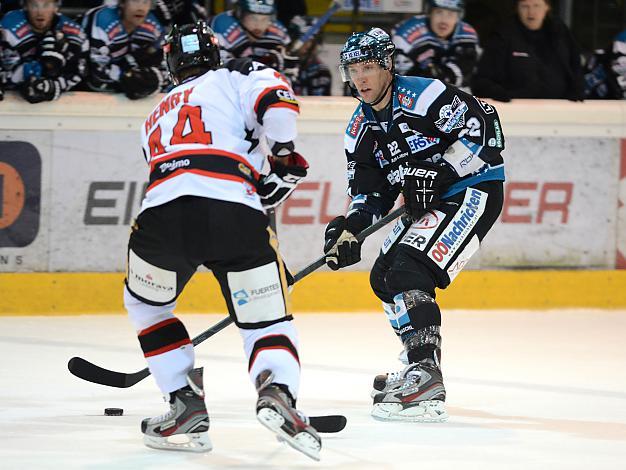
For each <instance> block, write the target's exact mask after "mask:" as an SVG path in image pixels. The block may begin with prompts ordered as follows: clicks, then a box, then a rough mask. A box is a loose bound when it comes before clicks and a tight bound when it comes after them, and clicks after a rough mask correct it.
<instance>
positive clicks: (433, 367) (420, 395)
mask: <svg viewBox="0 0 626 470" xmlns="http://www.w3.org/2000/svg"><path fill="white" fill-rule="evenodd" d="M372 394H373V395H374V407H373V409H372V416H373V417H374V418H376V419H380V420H385V421H414V422H423V423H438V422H442V421H446V420H447V419H448V413H447V412H446V408H445V400H446V389H445V387H444V386H443V378H442V376H441V370H440V369H439V367H438V366H437V364H435V361H433V360H432V359H423V360H421V361H419V362H417V363H413V364H409V365H408V366H407V367H406V368H405V369H404V370H402V371H401V372H392V373H390V374H386V375H379V376H377V377H376V378H375V379H374V392H373V393H372Z"/></svg>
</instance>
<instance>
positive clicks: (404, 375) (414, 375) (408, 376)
mask: <svg viewBox="0 0 626 470" xmlns="http://www.w3.org/2000/svg"><path fill="white" fill-rule="evenodd" d="M421 375H422V371H421V370H420V368H419V366H416V365H415V364H409V365H408V366H406V367H405V368H404V369H402V370H400V371H395V372H389V373H388V374H387V384H391V383H394V382H402V383H401V384H399V385H400V389H404V388H407V387H410V386H412V385H413V384H414V383H416V382H417V381H418V380H419V379H420V377H421Z"/></svg>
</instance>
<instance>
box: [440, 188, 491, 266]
mask: <svg viewBox="0 0 626 470" xmlns="http://www.w3.org/2000/svg"><path fill="white" fill-rule="evenodd" d="M486 205H487V193H485V192H483V191H479V190H478V189H474V188H468V190H467V192H466V193H465V199H463V204H462V205H461V209H460V210H459V211H458V212H457V213H456V214H455V215H454V218H453V219H452V220H451V221H450V223H449V224H448V225H447V227H446V228H445V229H444V231H443V233H442V234H441V235H440V236H439V239H438V240H437V241H435V243H434V244H433V247H432V249H431V250H430V253H428V257H429V258H430V259H432V260H433V261H434V262H435V263H436V264H437V266H439V267H440V268H441V269H444V268H445V266H446V265H447V264H448V262H449V261H450V259H451V258H452V257H453V256H454V254H455V253H456V252H457V251H458V249H459V248H460V246H461V245H462V244H463V242H464V241H465V239H466V238H467V237H468V235H469V234H470V232H471V231H472V229H473V228H474V227H475V226H476V223H477V222H478V220H479V219H480V217H481V216H482V215H483V212H485V206H486Z"/></svg>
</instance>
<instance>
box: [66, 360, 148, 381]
mask: <svg viewBox="0 0 626 470" xmlns="http://www.w3.org/2000/svg"><path fill="white" fill-rule="evenodd" d="M67 368H68V369H69V371H70V372H71V373H72V374H74V375H75V376H76V377H78V378H80V379H83V380H86V381H88V382H93V383H95V384H100V385H107V386H109V387H117V388H128V387H132V386H133V385H135V384H136V383H137V382H139V381H140V380H143V379H145V378H146V377H148V376H149V375H150V371H149V370H148V368H147V367H146V368H145V369H143V370H141V371H139V372H135V373H133V374H125V373H123V372H115V371H112V370H108V369H103V368H102V367H100V366H97V365H95V364H92V363H91V362H89V361H87V360H85V359H83V358H82V357H73V358H71V359H70V360H69V362H68V363H67Z"/></svg>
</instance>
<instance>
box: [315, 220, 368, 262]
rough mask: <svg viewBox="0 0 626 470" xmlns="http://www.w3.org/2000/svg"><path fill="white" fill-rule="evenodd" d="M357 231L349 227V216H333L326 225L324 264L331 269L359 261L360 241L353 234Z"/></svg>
mask: <svg viewBox="0 0 626 470" xmlns="http://www.w3.org/2000/svg"><path fill="white" fill-rule="evenodd" d="M354 232H358V231H357V230H356V229H355V228H353V227H351V224H350V218H348V219H346V218H345V217H344V216H343V215H340V216H339V217H335V218H334V219H333V220H331V221H330V223H329V224H328V225H327V226H326V232H325V234H324V238H325V241H324V253H326V265H327V266H328V267H329V268H330V269H332V270H333V271H337V270H338V269H339V268H345V267H346V266H350V265H352V264H355V263H358V262H359V261H361V243H359V242H358V241H357V239H356V237H355V236H354Z"/></svg>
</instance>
